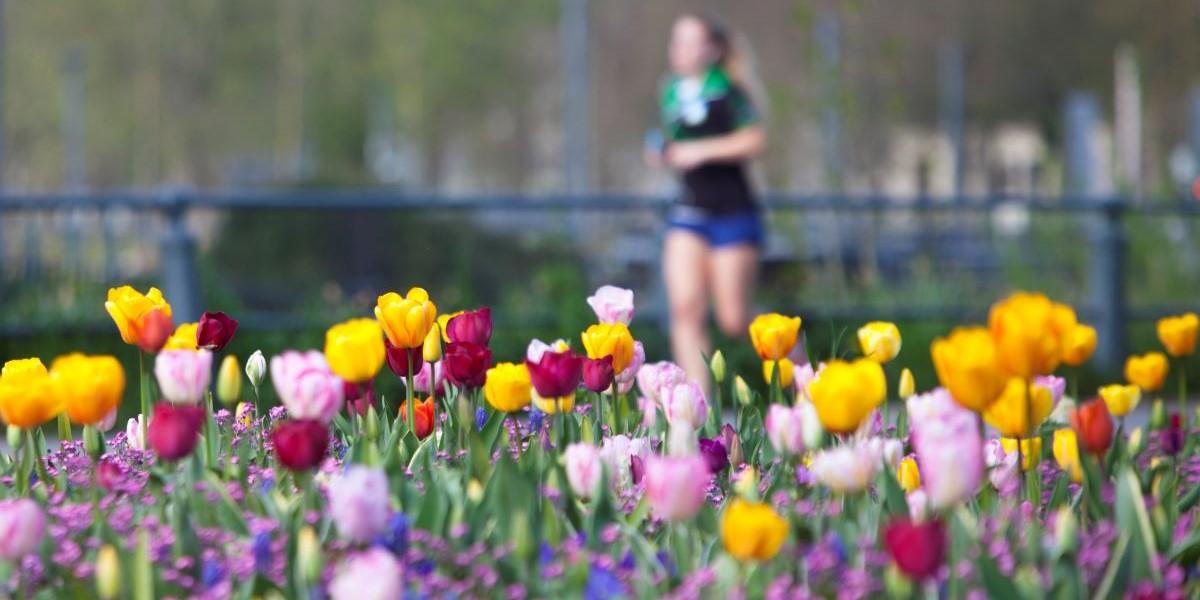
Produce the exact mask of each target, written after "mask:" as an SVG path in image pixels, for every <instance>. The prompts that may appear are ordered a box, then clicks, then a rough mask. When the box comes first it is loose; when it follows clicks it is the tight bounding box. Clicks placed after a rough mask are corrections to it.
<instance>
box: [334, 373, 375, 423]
mask: <svg viewBox="0 0 1200 600" xmlns="http://www.w3.org/2000/svg"><path fill="white" fill-rule="evenodd" d="M342 399H343V401H344V403H345V405H346V410H347V411H348V412H349V413H350V414H352V415H366V414H367V411H368V410H370V409H371V407H372V406H374V405H375V385H374V383H373V382H370V381H368V382H366V383H351V382H349V381H343V382H342Z"/></svg>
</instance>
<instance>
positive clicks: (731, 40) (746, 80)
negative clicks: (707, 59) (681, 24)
mask: <svg viewBox="0 0 1200 600" xmlns="http://www.w3.org/2000/svg"><path fill="white" fill-rule="evenodd" d="M683 17H684V18H686V17H692V18H694V19H696V20H698V21H700V22H701V23H703V24H704V28H705V29H706V30H707V31H708V40H709V42H710V43H711V44H712V45H713V46H715V47H716V48H717V53H718V54H717V60H716V64H717V65H718V66H720V67H721V69H722V70H723V71H725V74H726V75H728V76H729V79H730V80H732V81H733V82H734V83H735V84H737V86H738V87H740V88H741V89H742V91H743V92H745V93H746V95H747V96H749V97H750V102H752V103H753V104H754V108H755V110H757V111H758V113H759V115H760V116H762V117H766V114H767V90H766V87H765V86H764V85H763V82H762V78H760V77H759V76H758V64H757V61H755V59H754V49H753V48H751V47H750V42H749V41H748V40H747V39H746V36H745V35H742V33H741V32H740V31H734V30H731V29H730V28H729V27H727V26H726V25H725V23H724V22H723V21H721V20H720V19H719V18H717V17H715V16H713V15H710V14H700V13H688V14H685V15H683Z"/></svg>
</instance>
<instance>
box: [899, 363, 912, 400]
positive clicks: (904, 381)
mask: <svg viewBox="0 0 1200 600" xmlns="http://www.w3.org/2000/svg"><path fill="white" fill-rule="evenodd" d="M897 392H898V393H899V394H900V397H901V398H903V399H908V398H910V397H912V396H913V395H914V394H916V393H917V382H916V380H915V379H913V374H912V371H909V370H908V367H905V368H904V370H902V371H900V385H899V386H898V389H897Z"/></svg>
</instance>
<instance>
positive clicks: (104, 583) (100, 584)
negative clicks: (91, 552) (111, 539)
mask: <svg viewBox="0 0 1200 600" xmlns="http://www.w3.org/2000/svg"><path fill="white" fill-rule="evenodd" d="M96 593H97V594H99V595H100V597H101V598H102V599H103V600H111V599H112V598H116V597H117V596H120V595H121V559H120V557H119V556H118V555H117V549H116V548H113V547H112V544H105V545H104V547H103V548H100V551H99V552H98V553H96Z"/></svg>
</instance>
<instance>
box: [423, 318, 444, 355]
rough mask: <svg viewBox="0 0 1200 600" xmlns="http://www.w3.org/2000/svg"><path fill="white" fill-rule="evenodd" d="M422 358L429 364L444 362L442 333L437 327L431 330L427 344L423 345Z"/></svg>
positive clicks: (426, 338)
mask: <svg viewBox="0 0 1200 600" xmlns="http://www.w3.org/2000/svg"><path fill="white" fill-rule="evenodd" d="M421 356H422V357H423V358H424V359H425V362H427V363H435V362H437V361H439V360H442V332H441V330H440V329H439V328H438V326H437V325H434V326H433V327H431V328H429V333H428V334H426V335H425V342H424V343H422V344H421Z"/></svg>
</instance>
